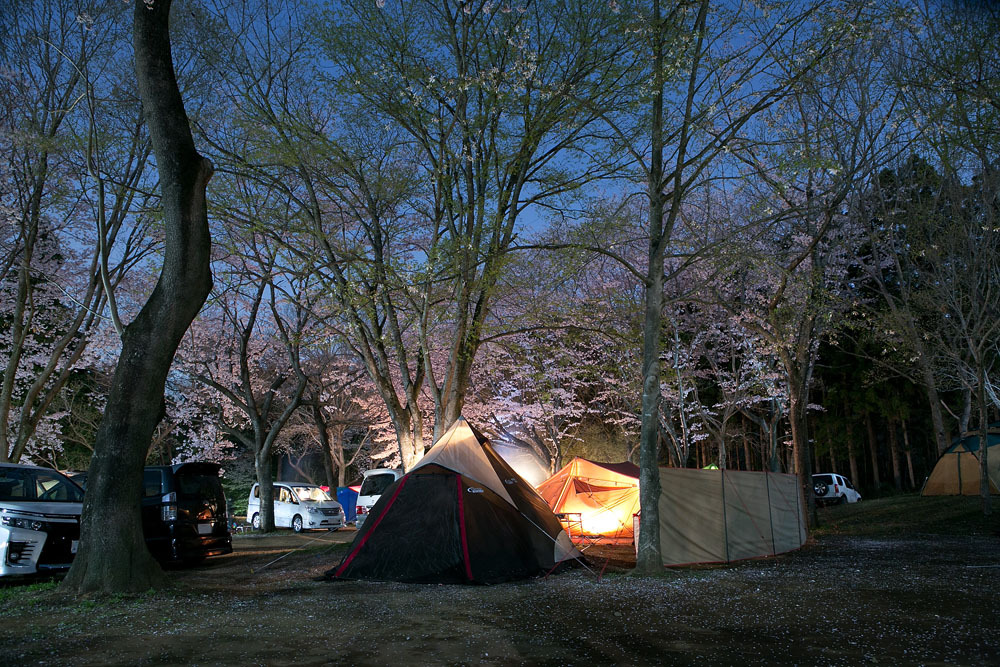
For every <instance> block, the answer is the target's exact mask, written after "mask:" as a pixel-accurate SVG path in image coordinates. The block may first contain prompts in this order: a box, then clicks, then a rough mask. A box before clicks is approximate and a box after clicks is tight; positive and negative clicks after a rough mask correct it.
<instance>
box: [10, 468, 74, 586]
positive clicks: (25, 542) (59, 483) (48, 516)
mask: <svg viewBox="0 0 1000 667" xmlns="http://www.w3.org/2000/svg"><path fill="white" fill-rule="evenodd" d="M82 510H83V490H82V489H81V488H80V487H79V486H77V485H76V484H74V483H73V482H72V481H70V479H69V478H68V477H66V476H65V475H63V474H62V473H60V472H58V471H55V470H49V469H48V468H39V467H37V466H30V465H20V464H12V463H3V464H0V576H7V575H18V574H37V573H42V572H53V571H58V570H66V569H68V568H69V566H70V565H71V564H72V562H73V557H74V555H76V550H77V547H78V546H79V543H80V512H81V511H82Z"/></svg>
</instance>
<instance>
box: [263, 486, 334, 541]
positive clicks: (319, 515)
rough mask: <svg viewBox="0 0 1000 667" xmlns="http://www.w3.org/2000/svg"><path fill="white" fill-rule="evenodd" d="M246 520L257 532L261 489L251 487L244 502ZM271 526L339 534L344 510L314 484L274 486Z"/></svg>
mask: <svg viewBox="0 0 1000 667" xmlns="http://www.w3.org/2000/svg"><path fill="white" fill-rule="evenodd" d="M247 519H249V520H250V525H252V526H253V527H254V530H260V486H259V485H257V484H254V485H253V488H252V489H250V498H249V500H248V501H247ZM274 525H275V526H276V527H278V528H291V529H292V530H294V531H295V532H296V533H301V532H302V531H303V530H338V529H340V528H343V526H344V509H343V507H341V506H340V503H338V502H337V501H336V500H334V499H333V498H331V497H330V494H328V493H327V492H326V491H324V490H323V489H322V488H320V487H319V486H316V485H315V484H303V483H300V482H275V483H274Z"/></svg>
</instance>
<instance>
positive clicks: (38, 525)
mask: <svg viewBox="0 0 1000 667" xmlns="http://www.w3.org/2000/svg"><path fill="white" fill-rule="evenodd" d="M0 521H2V522H3V525H5V526H10V527H12V528H23V529H24V530H42V529H44V528H45V523H43V522H42V521H35V520H34V519H21V518H18V517H16V516H4V517H0Z"/></svg>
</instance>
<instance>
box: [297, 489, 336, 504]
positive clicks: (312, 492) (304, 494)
mask: <svg viewBox="0 0 1000 667" xmlns="http://www.w3.org/2000/svg"><path fill="white" fill-rule="evenodd" d="M292 488H293V489H295V495H297V496H298V497H299V500H314V501H316V502H323V501H324V500H333V498H331V497H330V494H328V493H327V492H326V491H324V490H323V489H321V488H319V487H318V486H293V487H292Z"/></svg>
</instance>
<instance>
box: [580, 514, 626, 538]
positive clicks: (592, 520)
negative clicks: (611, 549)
mask: <svg viewBox="0 0 1000 667" xmlns="http://www.w3.org/2000/svg"><path fill="white" fill-rule="evenodd" d="M625 518H626V517H624V516H619V512H616V511H614V510H613V509H607V510H600V511H597V512H591V513H589V514H587V515H586V516H585V517H584V518H583V521H582V524H583V532H584V534H586V535H605V536H613V535H616V534H618V533H619V532H621V530H622V526H623V524H624V522H625ZM628 518H629V519H631V516H629V517H628Z"/></svg>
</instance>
